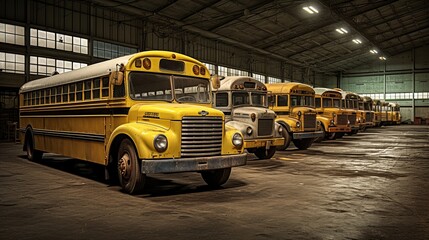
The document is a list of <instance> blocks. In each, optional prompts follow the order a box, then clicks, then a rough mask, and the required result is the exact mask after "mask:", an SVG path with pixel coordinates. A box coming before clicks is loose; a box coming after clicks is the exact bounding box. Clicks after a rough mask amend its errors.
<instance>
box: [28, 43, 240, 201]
mask: <svg viewBox="0 0 429 240" xmlns="http://www.w3.org/2000/svg"><path fill="white" fill-rule="evenodd" d="M213 83H214V84H213V85H214V86H216V85H218V81H216V79H215V80H214V81H213ZM20 103H21V105H20V130H21V134H20V138H21V140H22V142H23V147H24V151H27V156H28V158H29V159H31V160H38V159H41V158H42V154H43V153H44V152H52V153H58V154H61V155H64V156H69V157H73V158H77V159H82V160H86V161H90V162H94V163H97V164H102V165H104V166H106V170H107V171H106V173H108V174H107V175H108V176H107V177H109V178H114V177H116V178H117V179H119V183H120V185H121V187H122V189H123V191H125V192H127V193H136V192H139V191H141V190H142V189H143V186H144V183H145V178H146V175H147V174H152V173H170V172H187V171H197V172H200V173H201V175H202V178H203V179H204V181H205V182H206V183H207V184H209V185H211V186H218V185H221V184H223V183H225V182H226V181H227V180H228V178H229V176H230V172H231V167H234V166H240V165H244V164H245V163H246V153H244V149H243V136H242V134H241V133H240V132H239V131H237V130H235V129H232V128H230V127H228V126H225V124H224V120H225V118H224V114H223V113H222V112H221V111H219V110H217V109H214V108H212V97H211V84H210V73H209V71H208V69H207V68H206V67H205V66H204V65H203V64H202V63H201V62H199V61H197V60H195V59H193V58H190V57H188V56H185V55H182V54H179V53H174V52H166V51H146V52H140V53H136V54H132V55H128V56H124V57H120V58H116V59H112V60H108V61H105V62H102V63H97V64H94V65H90V66H87V67H85V68H81V69H78V70H75V71H71V72H66V73H63V74H58V75H54V76H51V77H46V78H42V79H39V80H35V81H31V82H28V83H26V84H24V85H23V86H22V87H21V89H20Z"/></svg>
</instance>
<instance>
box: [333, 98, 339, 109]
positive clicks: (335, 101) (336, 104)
mask: <svg viewBox="0 0 429 240" xmlns="http://www.w3.org/2000/svg"><path fill="white" fill-rule="evenodd" d="M334 107H335V108H340V99H334Z"/></svg>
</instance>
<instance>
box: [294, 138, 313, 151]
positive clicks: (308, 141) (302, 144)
mask: <svg viewBox="0 0 429 240" xmlns="http://www.w3.org/2000/svg"><path fill="white" fill-rule="evenodd" d="M313 142H314V138H304V139H294V140H293V144H295V147H297V148H298V149H300V150H305V149H307V148H309V147H311V145H312V144H313Z"/></svg>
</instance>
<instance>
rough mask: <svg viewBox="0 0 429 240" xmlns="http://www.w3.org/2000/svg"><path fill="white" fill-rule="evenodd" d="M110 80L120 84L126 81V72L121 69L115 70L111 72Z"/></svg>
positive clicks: (112, 82)
mask: <svg viewBox="0 0 429 240" xmlns="http://www.w3.org/2000/svg"><path fill="white" fill-rule="evenodd" d="M109 82H110V84H112V85H116V86H120V85H122V83H123V82H124V73H123V72H121V71H113V72H111V73H110V76H109Z"/></svg>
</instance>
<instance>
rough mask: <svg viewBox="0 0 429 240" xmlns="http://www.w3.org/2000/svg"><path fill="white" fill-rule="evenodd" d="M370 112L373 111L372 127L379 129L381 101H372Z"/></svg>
mask: <svg viewBox="0 0 429 240" xmlns="http://www.w3.org/2000/svg"><path fill="white" fill-rule="evenodd" d="M372 110H373V111H374V120H373V121H374V126H376V127H379V126H380V124H381V101H380V100H378V99H374V100H372Z"/></svg>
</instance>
